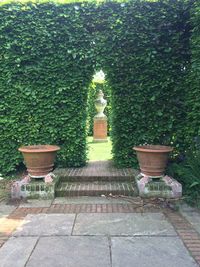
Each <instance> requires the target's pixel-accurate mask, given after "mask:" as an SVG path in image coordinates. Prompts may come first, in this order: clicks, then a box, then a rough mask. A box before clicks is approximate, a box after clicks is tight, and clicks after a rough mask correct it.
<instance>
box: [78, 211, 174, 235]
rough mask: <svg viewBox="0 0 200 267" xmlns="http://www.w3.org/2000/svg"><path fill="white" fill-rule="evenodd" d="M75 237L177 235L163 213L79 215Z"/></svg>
mask: <svg viewBox="0 0 200 267" xmlns="http://www.w3.org/2000/svg"><path fill="white" fill-rule="evenodd" d="M73 235H117V236H118V235H130V236H135V235H140V236H141V235H164V236H165V235H166V236H168V235H177V234H176V232H175V230H174V228H173V226H172V225H171V224H170V223H169V222H168V221H167V220H166V217H165V216H164V214H162V213H144V214H140V213H133V214H124V213H106V214H103V213H101V214H98V213H94V214H84V213H83V214H78V215H77V218H76V222H75V226H74V230H73Z"/></svg>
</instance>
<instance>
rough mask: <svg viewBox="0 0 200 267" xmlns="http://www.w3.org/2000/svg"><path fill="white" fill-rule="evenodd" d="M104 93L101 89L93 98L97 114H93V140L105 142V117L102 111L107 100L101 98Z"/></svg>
mask: <svg viewBox="0 0 200 267" xmlns="http://www.w3.org/2000/svg"><path fill="white" fill-rule="evenodd" d="M103 96H104V94H103V92H102V91H101V90H99V93H98V95H97V99H96V100H95V107H96V109H97V112H98V113H97V115H95V116H94V124H93V142H107V141H108V140H107V117H106V115H105V114H104V113H103V111H104V109H105V107H106V105H107V101H106V100H105V99H104V98H103Z"/></svg>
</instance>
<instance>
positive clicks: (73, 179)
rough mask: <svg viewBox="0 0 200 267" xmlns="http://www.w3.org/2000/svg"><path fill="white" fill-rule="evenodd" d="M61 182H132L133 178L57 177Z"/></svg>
mask: <svg viewBox="0 0 200 267" xmlns="http://www.w3.org/2000/svg"><path fill="white" fill-rule="evenodd" d="M59 179H60V181H61V182H81V183H82V182H91V183H92V182H96V181H99V182H130V183H131V182H134V180H135V179H134V177H133V176H88V175H85V176H67V175H66V176H64V175H62V176H59Z"/></svg>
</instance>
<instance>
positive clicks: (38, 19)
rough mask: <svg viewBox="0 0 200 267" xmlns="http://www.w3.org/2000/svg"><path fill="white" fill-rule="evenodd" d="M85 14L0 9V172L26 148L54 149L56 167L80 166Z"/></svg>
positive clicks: (89, 54) (87, 38)
mask: <svg viewBox="0 0 200 267" xmlns="http://www.w3.org/2000/svg"><path fill="white" fill-rule="evenodd" d="M90 15H91V10H90V8H88V7H85V6H84V5H83V6H81V5H80V4H79V5H74V4H68V5H56V4H53V3H46V4H41V5H40V4H38V5H37V4H31V3H29V4H27V5H21V4H12V5H5V6H2V7H1V9H0V55H1V58H0V96H1V107H0V108H1V121H0V129H1V134H0V144H1V148H0V165H1V172H9V171H12V170H13V169H14V168H15V166H17V165H18V164H19V163H20V162H21V160H22V158H21V155H20V153H19V152H18V151H17V148H18V147H19V146H21V145H28V144H45V143H50V144H57V145H59V146H61V147H62V149H61V152H60V154H59V158H58V159H59V164H60V165H63V166H66V165H68V166H81V165H84V164H85V161H86V131H85V124H86V115H87V114H86V106H87V104H86V103H87V91H88V86H89V84H90V82H91V79H92V75H93V72H94V69H93V65H94V53H93V50H94V49H93V46H92V41H93V38H92V35H91V32H90V29H89V24H90V22H89V21H88V16H90Z"/></svg>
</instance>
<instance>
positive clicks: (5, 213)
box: [0, 201, 16, 218]
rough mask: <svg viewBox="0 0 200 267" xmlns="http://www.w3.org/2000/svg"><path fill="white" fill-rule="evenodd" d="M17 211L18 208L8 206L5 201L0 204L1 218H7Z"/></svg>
mask: <svg viewBox="0 0 200 267" xmlns="http://www.w3.org/2000/svg"><path fill="white" fill-rule="evenodd" d="M15 209H16V206H13V205H8V204H7V203H6V202H4V201H2V202H0V218H3V217H7V216H8V215H9V214H10V213H11V212H12V211H14V210H15Z"/></svg>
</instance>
